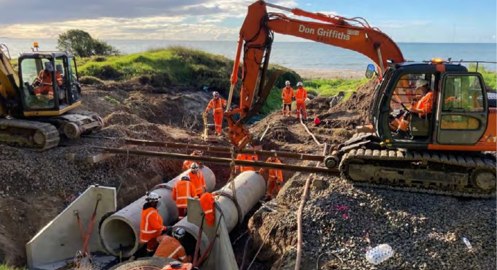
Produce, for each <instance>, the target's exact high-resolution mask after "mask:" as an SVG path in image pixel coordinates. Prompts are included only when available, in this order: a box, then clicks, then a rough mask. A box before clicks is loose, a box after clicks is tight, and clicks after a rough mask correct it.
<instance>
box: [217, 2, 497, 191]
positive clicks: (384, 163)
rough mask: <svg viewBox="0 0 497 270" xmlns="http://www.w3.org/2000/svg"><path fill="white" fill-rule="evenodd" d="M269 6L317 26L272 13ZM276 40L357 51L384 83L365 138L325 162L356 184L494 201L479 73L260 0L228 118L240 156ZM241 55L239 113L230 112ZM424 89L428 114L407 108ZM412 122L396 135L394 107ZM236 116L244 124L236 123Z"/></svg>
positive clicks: (348, 22)
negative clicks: (415, 57) (411, 57)
mask: <svg viewBox="0 0 497 270" xmlns="http://www.w3.org/2000/svg"><path fill="white" fill-rule="evenodd" d="M268 7H272V8H276V9H280V10H284V11H287V12H290V13H292V14H294V15H296V16H302V17H307V18H310V19H313V20H317V21H316V22H314V21H302V20H298V19H294V18H290V17H288V16H286V15H285V14H282V13H273V12H267V8H268ZM274 33H280V34H285V35H292V36H296V37H301V38H304V39H308V40H313V41H316V42H320V43H324V44H329V45H332V46H337V47H341V48H345V49H349V50H353V51H356V52H359V53H361V54H363V55H365V56H367V57H368V58H370V59H371V60H372V61H373V62H374V63H375V65H373V64H370V65H368V67H367V70H366V77H368V78H372V77H373V76H374V75H375V74H376V75H377V76H378V79H379V84H378V86H377V88H376V89H375V91H374V93H373V95H374V99H373V103H372V105H371V107H370V112H369V118H370V119H369V120H370V121H371V125H370V126H371V130H370V131H369V132H368V133H356V134H355V135H354V136H353V137H352V138H351V139H350V140H348V141H346V142H345V143H343V144H341V145H339V146H338V147H336V148H335V149H334V150H333V151H332V152H331V153H330V154H329V155H328V156H327V157H326V158H325V160H324V164H325V166H326V167H327V168H329V169H337V168H339V171H340V174H341V176H342V177H343V178H345V179H348V180H350V181H352V182H353V183H354V184H356V185H361V186H371V187H380V188H389V189H397V190H407V191H414V192H425V193H434V194H446V195H455V196H466V197H479V198H483V197H493V196H495V188H496V176H495V174H496V172H495V165H496V158H495V156H494V155H492V154H489V153H487V152H489V151H493V152H495V151H496V150H497V149H496V148H497V147H496V139H497V130H496V108H495V105H494V107H490V106H489V99H488V96H487V90H486V87H485V82H484V80H483V77H482V76H481V74H480V73H477V72H469V71H468V69H467V68H466V67H465V66H463V65H461V63H454V62H450V61H444V60H441V59H433V60H432V61H429V62H406V60H405V59H404V57H403V55H402V52H401V51H400V49H399V47H398V46H397V45H396V44H395V42H394V41H393V40H392V39H391V38H390V37H388V36H387V35H386V34H384V33H383V32H381V31H380V30H379V29H377V28H374V27H371V26H370V25H369V24H368V23H367V21H366V20H364V19H362V18H344V17H340V16H328V15H325V14H320V13H311V12H307V11H304V10H301V9H297V8H294V9H290V8H286V7H281V6H278V5H274V4H270V3H266V2H265V1H257V2H255V3H253V4H251V5H250V6H249V7H248V13H247V16H246V18H245V21H244V22H243V25H242V27H241V30H240V39H239V41H238V48H237V53H236V59H235V64H234V68H233V73H232V75H231V89H230V94H229V98H228V106H227V108H228V109H227V111H226V112H225V117H226V118H227V121H228V125H229V134H228V136H229V139H230V141H231V143H232V144H233V145H234V146H235V148H237V149H241V148H243V147H244V146H245V145H246V144H247V143H249V142H250V141H251V136H250V133H249V131H248V129H247V127H246V126H245V123H246V122H247V121H248V119H250V118H251V117H252V116H253V115H255V114H256V113H257V112H258V111H259V109H260V108H261V107H262V105H263V104H264V102H265V100H266V98H267V96H268V95H269V91H270V90H271V88H272V85H273V84H274V82H275V81H276V78H277V76H278V74H273V75H272V76H271V78H269V79H266V70H267V67H268V63H269V56H270V53H271V45H272V42H273V35H274ZM242 51H243V63H242V78H241V79H242V85H241V90H240V106H239V107H238V108H236V109H233V110H231V109H229V108H230V103H231V100H232V97H233V91H234V88H235V84H236V82H237V74H238V67H239V65H240V57H241V54H242ZM416 81H421V82H423V83H424V85H425V86H426V87H427V88H429V89H431V93H432V97H433V99H432V100H433V101H432V110H431V111H430V112H428V113H427V114H425V115H421V114H417V113H415V112H413V111H412V110H413V108H412V107H411V104H409V102H408V101H407V100H408V99H409V98H406V97H409V95H406V93H412V92H413V90H415V89H409V87H412V82H416ZM399 108H400V109H402V110H403V111H404V112H408V113H409V114H410V121H409V123H408V126H407V127H408V129H407V130H406V134H405V136H403V137H402V136H400V137H399V136H397V135H398V133H396V132H393V130H392V127H391V121H392V120H393V119H395V115H397V114H398V109H399ZM236 114H238V115H239V116H240V117H235V115H236Z"/></svg>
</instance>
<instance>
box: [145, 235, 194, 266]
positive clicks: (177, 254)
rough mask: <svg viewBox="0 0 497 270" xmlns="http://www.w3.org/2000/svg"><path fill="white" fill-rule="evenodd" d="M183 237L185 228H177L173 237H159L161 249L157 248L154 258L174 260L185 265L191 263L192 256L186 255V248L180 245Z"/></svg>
mask: <svg viewBox="0 0 497 270" xmlns="http://www.w3.org/2000/svg"><path fill="white" fill-rule="evenodd" d="M183 236H185V230H184V229H183V228H176V229H175V230H174V231H173V236H172V237H171V236H169V235H161V236H159V237H157V241H158V242H159V247H157V250H156V251H155V254H154V257H159V258H166V259H173V260H176V261H180V262H184V263H188V262H191V261H192V258H191V256H188V255H186V251H185V248H184V247H183V246H182V245H181V243H180V239H181V238H183ZM180 269H181V268H180Z"/></svg>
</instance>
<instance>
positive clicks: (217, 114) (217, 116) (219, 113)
mask: <svg viewBox="0 0 497 270" xmlns="http://www.w3.org/2000/svg"><path fill="white" fill-rule="evenodd" d="M212 96H213V99H211V101H210V102H209V105H207V108H206V109H205V113H208V112H209V111H210V109H212V114H213V116H214V125H215V126H216V133H217V135H221V132H222V131H223V108H226V100H224V99H222V98H220V97H219V93H218V92H216V91H214V92H213V93H212Z"/></svg>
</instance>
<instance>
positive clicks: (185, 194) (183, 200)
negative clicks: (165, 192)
mask: <svg viewBox="0 0 497 270" xmlns="http://www.w3.org/2000/svg"><path fill="white" fill-rule="evenodd" d="M171 195H172V197H173V200H174V201H175V202H176V206H177V207H178V218H179V219H182V218H184V217H185V216H186V213H187V211H186V210H187V207H188V198H196V197H197V192H196V191H195V186H194V185H193V184H192V183H191V182H190V177H188V176H183V177H181V181H178V182H176V184H175V185H174V187H173V191H172V192H171Z"/></svg>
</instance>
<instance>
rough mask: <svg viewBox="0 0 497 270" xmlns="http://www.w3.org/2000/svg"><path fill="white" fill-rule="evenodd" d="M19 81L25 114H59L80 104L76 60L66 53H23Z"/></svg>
mask: <svg viewBox="0 0 497 270" xmlns="http://www.w3.org/2000/svg"><path fill="white" fill-rule="evenodd" d="M19 81H20V82H21V85H20V87H19V88H20V89H19V90H20V97H21V101H22V105H23V108H24V115H25V116H52V115H60V114H62V113H64V112H66V111H68V110H71V109H73V108H75V107H77V106H79V104H80V103H81V86H80V84H79V82H78V73H77V69H76V59H75V58H74V56H72V55H70V54H68V53H67V52H37V51H35V52H31V53H24V54H22V55H21V56H20V57H19Z"/></svg>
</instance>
